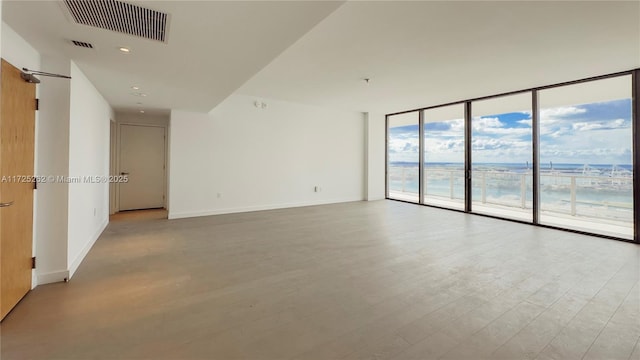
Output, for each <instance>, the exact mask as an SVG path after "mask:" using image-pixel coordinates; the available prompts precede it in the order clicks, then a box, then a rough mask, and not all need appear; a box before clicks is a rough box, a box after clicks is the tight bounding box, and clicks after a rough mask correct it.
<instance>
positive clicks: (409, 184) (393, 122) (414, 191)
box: [387, 111, 420, 202]
mask: <svg viewBox="0 0 640 360" xmlns="http://www.w3.org/2000/svg"><path fill="white" fill-rule="evenodd" d="M418 122H419V116H418V112H417V111H416V112H411V113H407V114H402V115H394V116H389V117H388V123H387V124H388V127H389V128H388V131H387V133H388V136H389V138H388V139H387V141H388V143H387V157H388V161H389V164H388V179H387V184H388V186H389V198H390V199H396V200H405V201H412V202H419V201H420V197H419V195H418V194H419V190H418V184H419V181H420V180H419V179H418V174H419V170H418V164H419V163H420V150H419V148H420V144H419V141H420V131H419V128H418Z"/></svg>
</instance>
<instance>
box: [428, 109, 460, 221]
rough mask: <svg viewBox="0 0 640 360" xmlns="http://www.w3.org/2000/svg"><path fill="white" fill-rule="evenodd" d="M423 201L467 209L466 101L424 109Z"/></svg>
mask: <svg viewBox="0 0 640 360" xmlns="http://www.w3.org/2000/svg"><path fill="white" fill-rule="evenodd" d="M423 118H424V176H423V181H424V187H423V189H424V203H425V204H429V205H436V206H442V207H448V208H453V209H459V210H464V104H458V105H451V106H444V107H440V108H435V109H429V110H425V111H424V117H423Z"/></svg>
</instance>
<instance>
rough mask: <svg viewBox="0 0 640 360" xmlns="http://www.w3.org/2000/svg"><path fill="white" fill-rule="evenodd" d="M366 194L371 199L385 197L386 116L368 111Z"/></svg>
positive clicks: (366, 117)
mask: <svg viewBox="0 0 640 360" xmlns="http://www.w3.org/2000/svg"><path fill="white" fill-rule="evenodd" d="M365 119H366V128H367V134H366V150H365V153H366V169H367V177H366V181H367V183H366V196H365V198H366V199H367V200H369V201H372V200H381V199H384V198H385V153H384V152H385V147H384V144H385V136H386V132H385V126H386V125H385V120H384V119H385V118H384V115H382V114H374V113H366V114H365Z"/></svg>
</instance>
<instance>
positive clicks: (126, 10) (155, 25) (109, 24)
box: [64, 0, 169, 42]
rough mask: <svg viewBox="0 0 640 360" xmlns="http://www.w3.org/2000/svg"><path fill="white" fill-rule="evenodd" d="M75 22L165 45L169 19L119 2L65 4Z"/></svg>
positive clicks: (97, 0) (70, 0) (90, 0)
mask: <svg viewBox="0 0 640 360" xmlns="http://www.w3.org/2000/svg"><path fill="white" fill-rule="evenodd" d="M64 3H65V5H66V7H67V9H68V10H69V12H70V13H71V16H72V18H73V20H74V21H75V22H76V23H78V24H82V25H89V26H94V27H97V28H100V29H106V30H111V31H117V32H121V33H125V34H129V35H134V36H139V37H142V38H145V39H150V40H157V41H161V42H166V29H167V22H168V17H169V15H168V14H166V13H163V12H159V11H156V10H151V9H147V8H144V7H141V6H137V5H133V4H128V3H125V2H122V1H117V0H64Z"/></svg>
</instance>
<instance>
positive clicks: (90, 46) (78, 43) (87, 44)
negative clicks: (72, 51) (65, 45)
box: [71, 40, 93, 49]
mask: <svg viewBox="0 0 640 360" xmlns="http://www.w3.org/2000/svg"><path fill="white" fill-rule="evenodd" d="M71 43H72V44H73V45H75V46H79V47H83V48H87V49H93V45H92V44H90V43H88V42H82V41H78V40H71Z"/></svg>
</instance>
